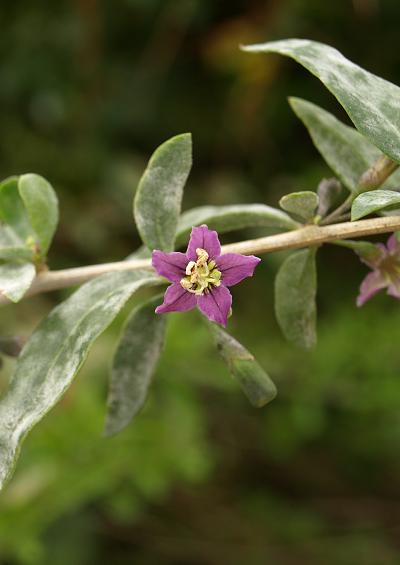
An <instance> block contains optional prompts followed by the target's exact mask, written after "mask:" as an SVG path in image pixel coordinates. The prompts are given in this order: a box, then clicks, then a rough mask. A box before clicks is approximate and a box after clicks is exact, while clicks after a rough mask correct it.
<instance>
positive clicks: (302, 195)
mask: <svg viewBox="0 0 400 565" xmlns="http://www.w3.org/2000/svg"><path fill="white" fill-rule="evenodd" d="M279 206H280V207H281V208H282V209H283V210H285V211H286V212H289V213H290V214H293V215H294V216H298V217H299V218H301V219H302V220H304V221H305V222H309V221H310V220H312V218H313V217H314V216H315V212H316V210H317V208H318V195H317V194H316V193H315V192H311V191H310V190H303V191H301V192H291V193H290V194H285V196H282V198H281V199H280V201H279Z"/></svg>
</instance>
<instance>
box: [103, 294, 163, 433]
mask: <svg viewBox="0 0 400 565" xmlns="http://www.w3.org/2000/svg"><path fill="white" fill-rule="evenodd" d="M160 301H162V300H161V299H160V296H157V297H155V298H152V299H151V300H149V301H147V302H145V303H144V304H141V305H140V306H138V307H137V308H136V309H135V310H134V311H133V312H132V314H131V316H130V317H129V318H128V321H127V323H126V325H125V327H124V329H123V332H122V336H121V340H120V342H119V345H118V348H117V351H116V353H115V356H114V361H113V367H112V372H111V380H110V390H109V394H108V402H107V405H108V407H107V417H106V423H105V435H107V436H111V435H114V434H116V433H118V432H120V431H121V430H122V429H123V428H125V427H126V426H127V425H128V424H129V422H130V421H131V420H132V419H133V418H134V417H135V416H136V414H137V413H138V412H139V410H140V409H141V408H142V406H143V404H144V403H145V400H146V397H147V393H148V390H149V387H150V384H151V379H152V376H153V373H154V370H155V368H156V365H157V362H158V359H159V357H160V354H161V350H162V347H163V345H164V338H165V322H166V318H165V316H160V315H157V314H156V313H155V308H156V306H157V305H158V304H160Z"/></svg>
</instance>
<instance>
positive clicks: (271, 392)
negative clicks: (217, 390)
mask: <svg viewBox="0 0 400 565" xmlns="http://www.w3.org/2000/svg"><path fill="white" fill-rule="evenodd" d="M207 325H208V327H209V329H210V331H211V334H212V336H213V339H214V342H215V345H216V346H217V349H218V352H219V353H220V355H221V357H222V358H223V360H224V361H225V362H226V364H227V366H228V369H229V371H230V373H231V375H232V376H233V378H234V379H235V380H236V381H237V382H238V383H239V385H240V386H241V388H242V390H243V392H244V394H245V395H246V396H247V398H248V399H249V401H250V402H251V404H252V405H253V406H255V407H256V408H261V407H262V406H265V404H267V403H268V402H271V400H273V399H274V398H275V396H276V387H275V385H274V383H273V382H272V381H271V379H270V378H269V376H268V375H267V373H266V372H265V371H264V369H263V368H262V367H261V365H260V364H259V363H258V362H257V361H256V359H255V358H254V356H253V355H252V354H251V353H250V352H249V351H248V350H247V349H246V348H245V347H243V345H242V344H241V343H239V342H238V341H237V340H236V339H235V338H233V337H232V336H231V335H229V334H228V333H227V332H226V331H225V330H223V329H222V328H220V327H219V326H217V325H216V324H213V323H208V324H207Z"/></svg>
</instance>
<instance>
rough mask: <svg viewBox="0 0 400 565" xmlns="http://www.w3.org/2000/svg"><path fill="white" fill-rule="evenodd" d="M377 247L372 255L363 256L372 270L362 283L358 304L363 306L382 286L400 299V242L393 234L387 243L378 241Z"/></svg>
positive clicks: (363, 259)
mask: <svg viewBox="0 0 400 565" xmlns="http://www.w3.org/2000/svg"><path fill="white" fill-rule="evenodd" d="M375 249H376V253H375V254H374V255H373V256H372V257H368V258H366V257H363V258H362V261H363V262H364V263H365V264H366V265H368V267H371V269H372V272H371V273H369V274H368V275H367V276H366V277H365V279H364V280H363V282H362V283H361V286H360V294H359V295H358V297H357V306H362V305H363V304H364V303H365V302H366V301H367V300H369V299H370V298H372V297H373V296H374V295H375V294H376V293H377V292H379V291H380V290H381V289H382V288H387V293H388V294H389V295H390V296H394V298H398V299H400V242H399V240H398V239H397V237H396V235H395V234H392V235H391V236H390V237H389V239H388V241H387V243H386V245H384V244H383V243H378V244H377V245H376V246H375Z"/></svg>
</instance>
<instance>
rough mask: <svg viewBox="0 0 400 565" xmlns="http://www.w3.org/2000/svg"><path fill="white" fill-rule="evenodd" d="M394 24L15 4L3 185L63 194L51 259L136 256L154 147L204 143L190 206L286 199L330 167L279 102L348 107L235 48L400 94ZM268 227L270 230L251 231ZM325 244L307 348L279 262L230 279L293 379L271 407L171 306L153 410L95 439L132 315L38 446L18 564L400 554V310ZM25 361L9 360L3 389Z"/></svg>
mask: <svg viewBox="0 0 400 565" xmlns="http://www.w3.org/2000/svg"><path fill="white" fill-rule="evenodd" d="M399 17H400V6H399V4H398V2H396V1H395V0H381V1H380V2H378V1H375V2H373V1H372V0H354V1H353V2H335V3H326V2H320V1H319V0H310V1H307V2H305V0H283V1H280V2H265V1H263V0H254V1H252V2H244V1H242V2H240V1H239V0H237V1H232V2H229V3H228V2H212V1H211V0H201V1H199V0H198V1H194V0H187V1H186V0H183V1H172V0H170V1H164V2H161V1H160V0H146V1H144V0H122V1H121V2H118V3H116V2H100V1H99V0H97V1H96V0H75V2H68V1H66V0H60V1H58V2H54V1H51V0H44V1H43V2H40V3H37V2H33V1H29V0H28V1H24V2H22V1H15V2H6V3H4V5H3V6H2V19H3V26H2V35H1V38H0V42H1V45H2V59H1V65H0V78H1V80H0V117H1V123H2V131H3V135H2V136H1V138H0V166H1V169H2V176H1V178H5V177H6V176H8V175H14V174H20V173H23V172H26V171H32V172H36V173H40V174H41V175H43V176H44V177H45V178H47V179H49V181H50V182H51V183H52V185H53V186H54V188H55V189H56V191H57V194H58V195H59V198H60V204H61V206H60V209H61V218H60V229H59V231H58V233H57V235H56V238H55V241H54V243H53V247H52V251H51V252H50V265H51V267H52V268H57V267H61V266H67V265H71V266H72V265H80V264H85V263H95V262H100V261H106V260H112V259H120V258H122V257H124V256H125V255H127V254H128V253H130V252H131V251H132V250H133V249H134V248H135V247H136V246H137V244H138V241H139V240H138V237H137V236H136V234H135V232H134V228H133V224H132V219H131V206H130V203H131V196H132V188H133V187H134V186H135V185H136V184H137V181H138V179H139V176H140V174H141V173H142V171H143V168H144V165H145V163H146V162H147V159H148V157H149V156H150V154H151V153H152V151H153V150H154V147H157V146H158V145H159V144H160V143H161V142H162V141H164V140H165V139H167V138H168V137H171V136H172V135H174V134H176V133H179V132H182V131H191V132H192V134H193V145H194V167H193V173H192V175H191V178H190V181H189V182H188V186H187V189H186V193H185V200H184V206H185V208H188V207H190V206H204V205H228V204H229V205H231V204H239V203H245V202H261V203H266V204H270V205H274V206H276V205H277V203H278V201H279V198H280V197H281V196H282V195H283V194H285V193H287V192H292V191H299V190H315V189H316V187H317V184H318V183H319V181H320V179H321V178H322V177H323V176H331V174H332V173H331V172H330V171H329V170H328V168H327V167H326V166H325V165H324V163H323V161H322V159H321V158H320V156H319V155H318V154H317V152H316V150H315V149H314V148H313V146H312V144H311V142H310V141H309V137H308V134H307V131H306V130H305V128H304V126H303V125H302V124H301V122H300V121H299V120H298V119H297V118H296V116H295V115H294V114H293V113H292V112H291V110H290V108H289V106H288V104H287V101H286V100H285V98H286V96H288V95H295V96H299V97H302V98H305V99H307V100H311V101H313V102H315V103H316V104H318V105H319V106H321V107H323V108H326V109H327V110H329V111H330V112H332V113H333V114H334V115H335V116H337V117H338V118H339V119H341V120H342V121H346V123H348V121H347V120H346V117H345V115H344V113H341V110H340V109H339V107H338V105H337V103H336V101H335V100H334V99H333V97H331V96H330V95H329V93H327V92H325V91H324V89H323V87H322V86H321V85H320V84H319V83H318V81H316V80H315V79H313V78H310V77H309V76H307V75H306V73H304V71H303V70H302V69H300V68H298V67H297V66H296V65H295V64H293V63H291V62H289V61H286V60H285V59H284V58H279V57H273V56H270V57H268V58H266V57H261V56H260V57H254V56H250V55H246V54H244V53H240V52H239V50H238V48H237V46H238V45H239V43H242V44H244V43H255V42H259V41H266V40H273V39H281V38H284V37H296V36H297V37H308V38H310V39H314V40H318V41H322V42H324V43H327V44H331V45H333V46H335V47H336V48H338V49H339V50H340V51H342V52H343V53H344V54H345V55H346V56H347V57H348V58H350V59H351V60H353V61H356V62H357V63H359V64H360V65H361V66H363V67H364V68H366V69H368V70H371V71H372V72H374V73H376V74H378V75H380V76H383V77H385V78H387V79H389V80H391V81H392V82H394V83H396V84H400V76H399V72H398V54H397V50H396V48H394V46H396V45H397V43H398V21H399ZM366 35H367V36H368V41H366V40H365V38H366ZM256 233H265V229H264V228H262V230H261V231H260V232H259V231H258V228H257V229H255V230H247V231H245V232H244V233H243V232H242V235H244V236H247V235H253V234H256ZM225 241H227V239H226V238H225ZM53 253H54V257H53ZM320 258H321V261H322V263H321V265H320V268H319V273H318V278H319V287H320V293H321V296H320V298H319V312H320V335H319V343H318V346H317V349H316V350H315V351H313V352H311V353H310V352H301V351H298V350H295V349H294V348H292V347H291V346H290V345H288V344H286V343H285V342H284V340H283V338H282V337H281V334H280V331H279V329H278V327H277V325H276V323H275V322H274V319H273V313H272V295H273V288H272V281H273V276H274V275H275V274H276V271H277V269H278V265H279V264H280V263H281V262H282V260H283V259H284V257H283V256H281V254H275V255H271V256H267V257H264V259H265V261H264V262H263V264H262V265H261V266H260V267H259V273H258V274H257V276H256V277H255V278H254V279H252V280H251V282H246V283H244V284H243V285H242V286H241V287H238V288H237V289H235V310H234V315H233V317H232V320H231V324H232V326H231V328H230V329H229V331H231V332H232V333H233V335H235V336H236V337H238V338H239V339H240V341H241V342H242V343H243V344H244V345H245V346H246V347H248V348H249V350H250V351H252V352H253V353H254V354H255V356H256V357H257V359H258V360H259V361H260V363H261V364H265V366H266V367H268V371H269V372H270V374H271V376H273V378H274V380H275V381H276V383H277V386H278V389H279V395H278V397H277V398H276V399H275V401H274V402H273V403H271V404H270V405H268V407H267V408H266V409H264V410H261V411H255V410H254V409H252V408H251V407H249V406H248V405H247V403H246V399H244V398H243V397H242V395H241V394H240V392H239V391H238V385H237V384H236V383H235V382H234V381H232V380H231V378H230V377H229V376H228V373H227V370H226V368H225V367H224V364H223V362H221V360H220V359H219V358H218V356H217V355H216V354H215V353H214V349H213V347H212V345H211V341H210V338H209V336H208V334H207V331H206V329H205V328H204V327H203V325H202V324H200V323H198V319H197V317H196V315H195V314H194V313H193V314H192V313H189V314H185V315H181V316H178V315H177V316H173V315H172V316H171V321H172V323H171V324H170V326H169V330H168V331H169V339H168V347H167V350H166V353H165V355H164V357H163V359H162V362H161V365H160V368H159V370H158V371H157V375H156V377H155V380H154V383H153V385H152V393H151V395H150V399H149V402H148V403H147V404H146V406H145V408H144V410H143V411H142V412H141V413H140V414H139V415H138V416H137V417H136V418H135V422H134V424H133V425H132V426H131V427H128V428H127V430H126V431H124V432H123V433H122V434H121V435H119V436H117V437H115V438H111V439H105V438H102V437H101V432H102V428H103V422H104V415H105V407H104V401H105V398H106V384H107V378H108V371H109V367H108V366H109V364H110V362H111V358H112V354H113V351H112V344H113V343H115V338H116V336H117V334H119V331H120V326H121V324H122V319H120V318H119V319H118V320H117V322H115V324H113V326H112V327H111V328H110V329H109V330H108V331H107V333H106V334H105V335H104V336H103V338H101V341H100V343H99V344H98V346H97V347H96V349H95V351H94V352H93V353H92V355H91V356H90V358H89V363H88V365H87V366H86V367H85V368H84V370H83V371H82V373H81V374H80V375H79V376H78V380H77V382H76V384H75V385H74V386H73V387H72V388H71V390H70V391H69V392H68V394H67V396H66V397H65V399H64V400H63V401H62V403H61V404H60V405H59V406H58V407H57V408H56V409H55V410H54V411H52V412H51V413H50V414H49V415H48V416H47V417H46V419H45V420H44V422H43V424H42V425H41V426H40V427H39V428H37V429H36V430H35V431H34V432H33V433H32V435H31V436H30V437H29V438H28V439H27V441H26V443H25V446H24V451H23V454H22V457H21V460H20V466H19V469H18V470H17V473H16V475H15V478H14V480H13V482H12V483H10V485H9V487H8V488H7V489H6V490H5V491H4V493H3V494H2V495H1V496H0V563H1V565H3V564H4V565H47V564H51V565H64V564H65V565H69V564H70V563H74V564H76V565H97V564H98V563H103V562H112V563H113V564H114V563H116V564H117V565H119V564H121V565H125V564H126V565H127V564H128V563H129V564H130V563H132V562H135V563H140V564H141V565H142V564H144V565H153V564H156V563H157V565H160V564H161V565H164V564H165V565H170V564H172V563H174V564H175V563H185V565H198V564H202V565H204V564H205V565H214V564H217V563H218V564H220V563H221V562H226V563H230V564H233V565H242V564H243V563H249V564H250V563H251V565H253V564H254V565H259V564H260V565H264V564H265V563H266V562H270V563H279V565H280V564H282V565H286V564H287V565H292V563H293V564H294V563H295V564H296V565H298V564H300V563H307V565H308V564H311V565H320V563H324V564H327V565H348V564H351V565H353V564H354V563H357V564H360V565H376V564H377V563H385V565H386V564H388V565H392V564H393V565H395V564H397V563H398V561H399V556H400V546H399V541H398V540H399V527H398V524H399V523H400V507H399V504H398V502H397V501H398V493H399V489H400V483H399V476H400V474H399V455H398V453H399V449H398V446H399V444H400V422H399V416H398V414H399V405H400V386H399V373H400V353H399V348H398V343H399V338H400V335H399V328H400V323H399V322H400V311H399V309H398V308H399V307H398V304H397V303H395V302H393V301H390V298H388V297H385V296H380V297H377V298H376V299H374V301H373V302H371V304H370V305H368V306H365V307H364V309H363V310H356V308H355V305H354V301H355V296H356V293H357V285H358V284H359V281H360V280H361V279H362V276H363V274H364V273H365V269H364V268H363V267H362V266H359V265H358V264H357V263H356V259H355V256H354V255H352V253H351V251H349V250H346V249H340V248H338V249H336V248H327V249H325V248H323V249H322V250H320ZM341 273H346V275H347V276H346V280H345V279H344V277H341V276H340V275H341ZM351 273H353V274H354V276H351ZM59 298H60V294H58V295H57V296H55V297H54V296H52V295H48V296H46V297H45V296H42V297H36V298H32V299H29V300H28V301H26V302H23V303H21V305H19V306H18V307H17V308H16V309H15V308H13V309H11V308H10V307H7V308H3V309H2V312H1V321H0V328H1V333H2V334H3V335H12V334H18V335H20V334H21V333H22V334H23V333H25V334H26V335H27V334H28V333H30V332H31V331H32V330H33V327H34V325H35V323H36V320H37V319H39V318H40V317H42V316H43V315H44V314H45V313H46V312H48V311H49V310H50V308H51V307H52V306H54V304H55V303H56V301H58V300H59ZM260 305H262V311H263V312H264V311H266V312H268V311H269V312H271V314H270V316H269V317H268V316H265V315H264V314H263V315H262V316H261V315H260V311H261V307H260ZM239 320H240V326H239ZM266 334H267V335H268V336H269V337H268V338H267V339H266V338H265V335H266ZM261 336H262V337H261ZM12 363H13V361H11V360H9V359H6V358H4V367H3V370H2V372H1V374H0V378H1V380H0V386H1V387H2V388H4V386H5V383H6V380H7V375H8V374H9V373H10V367H11V364H12Z"/></svg>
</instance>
